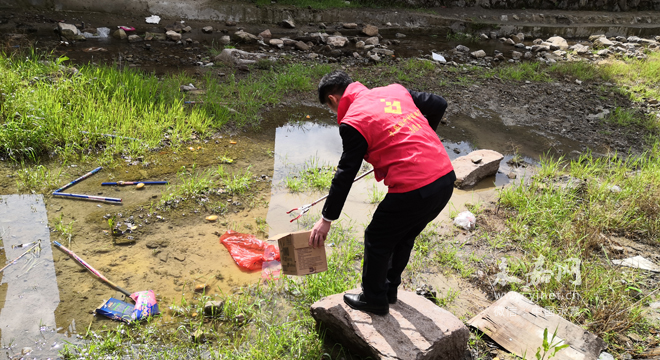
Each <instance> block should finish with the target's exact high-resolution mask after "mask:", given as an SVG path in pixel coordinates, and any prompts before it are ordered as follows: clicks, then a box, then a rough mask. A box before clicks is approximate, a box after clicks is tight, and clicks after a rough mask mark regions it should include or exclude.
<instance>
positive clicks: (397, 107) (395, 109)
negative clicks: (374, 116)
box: [380, 99, 402, 115]
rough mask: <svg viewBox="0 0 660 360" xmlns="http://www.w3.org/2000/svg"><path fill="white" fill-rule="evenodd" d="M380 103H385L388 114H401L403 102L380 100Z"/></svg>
mask: <svg viewBox="0 0 660 360" xmlns="http://www.w3.org/2000/svg"><path fill="white" fill-rule="evenodd" d="M380 102H384V103H385V105H386V106H385V113H386V114H399V115H400V114H401V113H402V112H401V102H400V101H392V102H390V101H385V99H380Z"/></svg>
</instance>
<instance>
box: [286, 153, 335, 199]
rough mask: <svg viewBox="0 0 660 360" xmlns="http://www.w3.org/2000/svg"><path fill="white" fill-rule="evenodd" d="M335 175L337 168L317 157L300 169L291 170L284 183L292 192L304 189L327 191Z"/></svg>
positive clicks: (306, 162)
mask: <svg viewBox="0 0 660 360" xmlns="http://www.w3.org/2000/svg"><path fill="white" fill-rule="evenodd" d="M334 176H335V168H334V166H332V165H330V164H323V163H321V162H320V160H319V159H318V158H317V157H315V156H314V157H312V158H311V159H310V160H308V161H305V163H304V164H303V165H302V166H301V168H300V169H296V170H294V171H291V172H290V173H289V175H288V176H287V177H286V178H285V179H284V185H285V186H286V188H287V189H289V191H290V192H294V193H295V192H301V191H304V190H310V189H311V190H319V191H326V190H328V189H330V184H331V183H332V179H333V177H334Z"/></svg>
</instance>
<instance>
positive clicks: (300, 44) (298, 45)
mask: <svg viewBox="0 0 660 360" xmlns="http://www.w3.org/2000/svg"><path fill="white" fill-rule="evenodd" d="M294 46H295V47H296V49H298V50H301V51H307V50H309V45H307V44H305V43H304V42H302V41H296V42H295V44H294Z"/></svg>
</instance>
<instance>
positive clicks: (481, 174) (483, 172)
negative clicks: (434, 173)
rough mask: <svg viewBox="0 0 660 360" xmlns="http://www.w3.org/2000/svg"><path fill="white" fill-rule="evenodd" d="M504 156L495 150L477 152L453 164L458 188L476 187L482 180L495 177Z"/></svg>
mask: <svg viewBox="0 0 660 360" xmlns="http://www.w3.org/2000/svg"><path fill="white" fill-rule="evenodd" d="M502 159H504V155H502V154H500V153H498V152H497V151H493V150H476V151H473V152H471V153H469V154H467V155H465V156H461V157H458V158H456V159H454V161H452V162H451V164H452V165H453V166H454V172H455V173H456V182H455V183H454V185H456V187H457V188H459V189H462V188H467V187H472V186H474V185H476V184H477V183H478V182H479V181H480V180H481V179H483V178H486V177H488V176H491V175H495V174H496V173H497V170H499V168H500V161H502Z"/></svg>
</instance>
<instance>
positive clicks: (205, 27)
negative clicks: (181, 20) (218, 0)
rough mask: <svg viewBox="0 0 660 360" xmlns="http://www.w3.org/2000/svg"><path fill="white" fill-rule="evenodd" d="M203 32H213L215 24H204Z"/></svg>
mask: <svg viewBox="0 0 660 360" xmlns="http://www.w3.org/2000/svg"><path fill="white" fill-rule="evenodd" d="M202 32H203V33H205V34H210V33H212V32H213V26H204V27H203V28H202Z"/></svg>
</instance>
